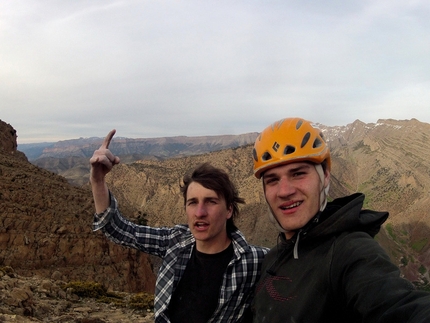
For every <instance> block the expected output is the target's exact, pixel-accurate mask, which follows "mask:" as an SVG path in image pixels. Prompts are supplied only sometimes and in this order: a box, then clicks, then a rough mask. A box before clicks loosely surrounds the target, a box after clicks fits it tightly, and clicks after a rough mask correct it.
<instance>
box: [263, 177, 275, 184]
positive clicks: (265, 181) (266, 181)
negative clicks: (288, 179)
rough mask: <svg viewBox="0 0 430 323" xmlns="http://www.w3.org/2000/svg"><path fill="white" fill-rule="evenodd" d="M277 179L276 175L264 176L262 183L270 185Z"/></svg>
mask: <svg viewBox="0 0 430 323" xmlns="http://www.w3.org/2000/svg"><path fill="white" fill-rule="evenodd" d="M277 181H278V178H277V177H269V178H265V179H264V184H265V185H270V184H274V183H276V182H277Z"/></svg>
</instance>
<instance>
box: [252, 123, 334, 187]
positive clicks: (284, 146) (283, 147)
mask: <svg viewBox="0 0 430 323" xmlns="http://www.w3.org/2000/svg"><path fill="white" fill-rule="evenodd" d="M252 154H253V158H254V175H255V177H257V178H258V179H259V178H261V175H262V173H263V172H264V171H266V170H267V169H269V168H273V167H276V166H279V165H283V164H287V163H290V162H300V161H310V162H313V163H315V164H321V163H323V162H324V161H326V169H328V170H330V167H331V159H330V150H329V148H328V146H327V143H326V142H325V140H324V137H323V134H322V132H321V130H319V129H317V128H314V127H313V126H312V124H311V123H310V122H309V121H307V120H304V119H301V118H287V119H282V120H279V121H276V122H274V123H273V124H271V125H270V126H269V127H267V128H266V129H264V130H263V132H261V133H260V135H259V136H258V137H257V139H256V140H255V144H254V149H253V152H252Z"/></svg>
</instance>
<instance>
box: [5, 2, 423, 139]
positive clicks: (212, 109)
mask: <svg viewBox="0 0 430 323" xmlns="http://www.w3.org/2000/svg"><path fill="white" fill-rule="evenodd" d="M285 117H302V118H305V119H308V120H310V121H312V122H315V123H321V124H323V125H326V126H344V125H347V124H350V123H352V122H354V121H355V120H357V119H358V120H361V121H363V122H365V123H376V122H377V121H378V120H379V119H396V120H405V119H408V120H409V119H412V118H415V119H418V120H419V121H422V122H426V123H430V1H429V0H425V1H420V0H416V1H415V0H411V1H404V0H351V1H343V0H326V1H317V0H314V1H309V0H279V1H271V0H264V1H263V0H260V1H257V0H243V1H241V0H200V1H197V0H188V1H182V0H176V1H173V0H153V1H145V0H136V1H134V0H124V1H110V0H85V1H84V0H62V1H53V0H5V1H2V2H1V3H0V120H2V121H3V122H6V123H8V124H10V125H12V126H13V127H14V128H15V130H17V134H18V144H19V143H38V142H55V141H59V140H67V139H75V138H81V137H83V138H87V137H104V136H105V135H106V134H107V133H108V132H109V131H110V130H111V129H114V128H115V129H116V130H117V134H116V135H117V136H121V137H129V138H154V137H172V136H212V135H226V134H243V133H248V132H260V131H262V130H263V129H264V128H266V127H267V126H269V125H270V124H271V123H272V122H274V121H276V120H279V119H282V118H285Z"/></svg>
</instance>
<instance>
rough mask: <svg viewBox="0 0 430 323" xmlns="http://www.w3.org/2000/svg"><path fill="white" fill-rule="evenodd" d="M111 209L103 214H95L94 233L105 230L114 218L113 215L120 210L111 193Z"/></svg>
mask: <svg viewBox="0 0 430 323" xmlns="http://www.w3.org/2000/svg"><path fill="white" fill-rule="evenodd" d="M109 201H110V202H109V207H108V208H107V209H106V210H105V211H104V212H101V213H95V214H94V222H93V231H98V230H100V229H101V228H103V227H104V226H105V225H106V224H107V223H108V222H109V221H110V219H111V218H112V214H113V213H114V212H115V210H116V209H117V208H118V207H117V206H118V204H117V200H116V198H115V197H114V196H113V194H112V192H111V191H109Z"/></svg>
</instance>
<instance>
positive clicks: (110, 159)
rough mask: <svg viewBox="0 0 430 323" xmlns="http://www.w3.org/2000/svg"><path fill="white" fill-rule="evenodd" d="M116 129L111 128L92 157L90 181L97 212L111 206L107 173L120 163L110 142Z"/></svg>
mask: <svg viewBox="0 0 430 323" xmlns="http://www.w3.org/2000/svg"><path fill="white" fill-rule="evenodd" d="M115 132H116V130H115V129H113V130H111V131H110V132H109V133H108V135H107V136H106V138H105V139H104V141H103V144H102V145H101V146H100V148H99V149H97V150H96V151H94V154H93V156H92V157H91V158H90V164H91V173H90V183H91V189H92V191H93V197H94V204H95V208H96V213H101V212H103V211H105V210H106V209H107V207H108V206H109V191H108V187H107V184H106V181H105V177H106V174H107V173H109V172H110V171H111V169H112V167H113V166H115V165H116V164H119V157H118V156H115V155H114V154H112V152H111V151H110V150H109V144H110V142H111V140H112V138H113V136H114V135H115Z"/></svg>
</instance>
